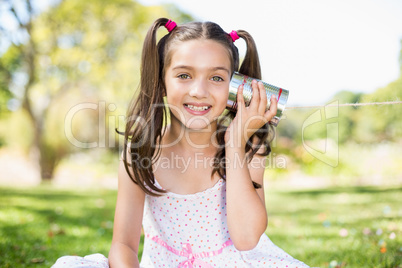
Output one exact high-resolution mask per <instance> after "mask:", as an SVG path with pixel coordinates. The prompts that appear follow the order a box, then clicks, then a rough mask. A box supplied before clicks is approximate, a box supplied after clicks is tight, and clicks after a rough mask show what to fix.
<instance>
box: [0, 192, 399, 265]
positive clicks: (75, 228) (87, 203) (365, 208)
mask: <svg viewBox="0 0 402 268" xmlns="http://www.w3.org/2000/svg"><path fill="white" fill-rule="evenodd" d="M401 190H402V188H381V187H358V188H329V189H321V190H302V191H301V190H300V191H291V190H287V191H283V190H281V191H278V190H268V192H267V207H268V212H269V226H268V229H267V234H268V235H269V237H270V238H271V240H272V241H273V242H274V243H276V244H277V245H278V246H280V247H281V248H283V249H284V250H285V251H287V252H288V253H290V254H291V255H293V256H294V257H296V258H299V259H301V260H303V261H304V262H306V263H307V264H309V265H311V266H316V267H359V268H360V267H401V259H402V243H401V242H402V237H401V236H402V232H401V231H402V223H401V216H402V207H401V201H400V200H401ZM115 200H116V192H115V191H110V190H91V191H89V190H60V189H54V188H51V187H49V186H41V187H37V188H30V189H17V188H0V267H13V268H17V267H50V266H51V265H52V264H53V263H54V261H55V260H56V259H57V258H58V257H59V256H63V255H87V254H91V253H95V252H99V253H102V254H104V255H107V253H108V250H109V246H110V241H111V238H112V226H113V214H114V204H115Z"/></svg>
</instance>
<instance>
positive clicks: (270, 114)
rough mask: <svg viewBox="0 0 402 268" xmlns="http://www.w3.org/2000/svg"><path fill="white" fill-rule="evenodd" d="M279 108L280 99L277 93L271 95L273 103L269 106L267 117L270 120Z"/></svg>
mask: <svg viewBox="0 0 402 268" xmlns="http://www.w3.org/2000/svg"><path fill="white" fill-rule="evenodd" d="M277 110H278V100H277V99H276V96H275V95H271V105H270V106H269V110H268V111H266V112H265V115H264V116H265V118H266V119H267V120H268V121H269V120H271V119H272V118H273V117H274V116H275V115H276V112H277Z"/></svg>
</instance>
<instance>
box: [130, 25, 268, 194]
mask: <svg viewBox="0 0 402 268" xmlns="http://www.w3.org/2000/svg"><path fill="white" fill-rule="evenodd" d="M167 22H168V19H166V18H160V19H157V20H156V21H155V22H154V23H153V25H152V26H151V28H150V29H149V30H148V33H147V35H146V37H145V41H144V46H143V51H142V59H141V80H140V91H139V96H138V97H137V98H133V99H132V101H131V104H130V107H129V109H128V111H127V118H128V120H127V123H126V128H125V133H124V150H123V161H124V166H125V168H126V170H127V173H128V174H129V176H130V178H131V180H132V181H133V182H134V183H136V184H137V185H138V186H139V187H141V188H142V190H143V191H144V192H145V193H147V194H150V195H158V194H160V193H163V192H165V191H164V190H162V189H160V188H158V187H157V186H155V178H154V175H153V170H152V164H153V163H155V162H156V161H157V160H158V158H159V156H160V147H159V146H158V145H157V144H158V142H160V141H161V139H162V136H163V133H164V131H165V128H166V126H165V125H164V122H166V120H167V111H166V109H165V106H164V102H163V96H164V95H165V94H166V91H165V85H164V76H165V69H166V67H168V66H169V64H170V60H171V58H172V57H171V56H172V55H171V54H172V53H171V51H172V49H171V47H172V45H173V44H175V43H178V42H185V41H188V40H197V39H209V40H214V41H216V42H218V43H220V44H222V45H223V46H224V47H225V48H227V50H228V53H229V56H230V61H231V69H232V70H231V71H232V72H233V71H239V72H240V73H242V74H245V75H248V76H250V77H253V78H257V79H261V68H260V62H259V58H258V53H257V48H256V45H255V43H254V40H253V38H252V37H251V35H250V34H249V33H248V32H246V31H243V30H238V31H237V34H238V36H239V37H240V38H243V39H244V40H245V42H246V45H247V51H246V55H245V58H244V60H243V62H242V64H241V66H240V69H239V52H238V50H237V47H236V46H235V45H234V44H233V41H232V39H231V38H230V36H229V35H228V34H227V33H226V32H225V31H223V29H222V28H221V27H220V26H219V25H217V24H216V23H213V22H203V23H201V22H190V23H186V24H182V25H179V26H177V27H176V28H175V29H174V30H172V31H171V32H170V33H168V34H166V35H165V36H164V37H162V38H161V39H160V40H159V42H158V43H157V42H156V33H157V30H158V29H159V28H160V27H161V26H164V25H165V24H166V23H167ZM234 116H235V113H233V112H227V113H226V118H227V117H229V118H232V119H233V118H234ZM223 121H224V119H220V120H219V121H218V127H219V129H218V131H217V136H216V139H217V142H218V144H219V145H220V146H219V148H218V151H217V153H216V154H215V160H216V161H214V167H213V171H212V174H211V176H212V175H213V174H214V173H216V172H218V174H219V176H220V177H221V178H223V179H225V174H226V171H225V161H224V159H225V146H223V145H224V143H225V141H224V133H225V129H226V127H225V126H224V122H223ZM273 133H274V132H273V128H272V126H270V125H269V124H266V125H264V126H263V127H262V128H260V129H259V130H258V131H257V132H256V133H254V134H253V136H252V137H251V138H250V140H249V142H247V145H246V148H245V150H246V152H247V153H248V159H249V160H251V158H252V157H253V156H254V154H256V152H257V151H258V150H259V149H260V148H261V147H263V148H264V149H265V150H264V152H263V153H262V154H261V155H268V154H269V153H270V151H271V150H270V146H269V140H272V138H273ZM268 139H269V140H268ZM251 141H253V142H254V143H252V142H251ZM127 153H129V154H130V158H127ZM254 186H255V187H256V188H259V187H261V186H260V185H258V184H256V183H254Z"/></svg>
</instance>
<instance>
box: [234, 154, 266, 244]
mask: <svg viewBox="0 0 402 268" xmlns="http://www.w3.org/2000/svg"><path fill="white" fill-rule="evenodd" d="M236 154H237V156H236ZM226 157H227V161H228V163H234V162H233V161H237V163H236V165H233V166H232V167H230V168H227V169H226V185H227V186H226V191H227V192H226V198H227V214H228V215H227V218H228V229H229V233H230V237H231V238H232V240H233V243H234V245H235V247H236V248H237V249H238V250H250V249H253V248H254V247H255V246H256V245H257V243H258V241H259V239H260V237H261V235H262V234H263V233H264V232H265V229H266V228H267V223H268V218H267V212H266V208H265V199H264V184H263V183H264V179H263V176H264V168H265V157H261V156H257V155H255V156H254V158H253V160H252V162H251V163H250V164H249V165H247V164H245V165H244V166H243V167H241V164H240V163H246V162H245V160H244V158H245V153H244V152H241V151H239V150H227V151H226ZM236 158H237V159H236ZM240 161H244V162H240ZM239 162H240V163H239ZM252 180H253V181H254V182H256V183H259V184H260V185H261V186H262V188H260V189H255V188H254V186H253V183H252Z"/></svg>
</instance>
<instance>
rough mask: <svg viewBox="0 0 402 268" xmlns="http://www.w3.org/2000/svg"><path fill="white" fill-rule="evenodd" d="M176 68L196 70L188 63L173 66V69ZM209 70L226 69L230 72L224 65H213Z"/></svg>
mask: <svg viewBox="0 0 402 268" xmlns="http://www.w3.org/2000/svg"><path fill="white" fill-rule="evenodd" d="M176 69H189V70H194V68H193V67H191V66H188V65H177V66H175V67H173V69H172V70H176ZM209 70H211V71H218V70H223V71H226V72H227V73H228V74H230V71H229V70H228V69H227V68H225V67H222V66H218V67H212V68H209Z"/></svg>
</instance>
